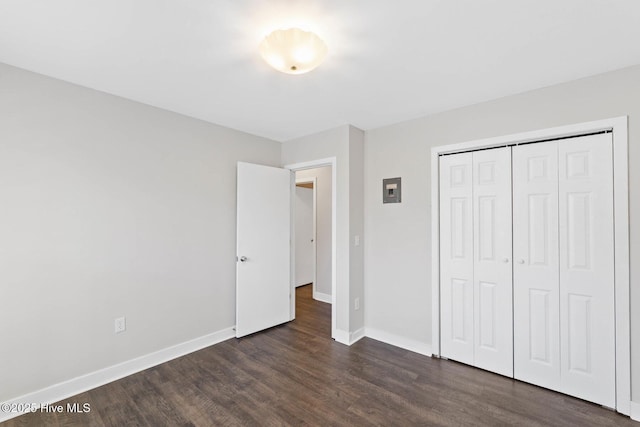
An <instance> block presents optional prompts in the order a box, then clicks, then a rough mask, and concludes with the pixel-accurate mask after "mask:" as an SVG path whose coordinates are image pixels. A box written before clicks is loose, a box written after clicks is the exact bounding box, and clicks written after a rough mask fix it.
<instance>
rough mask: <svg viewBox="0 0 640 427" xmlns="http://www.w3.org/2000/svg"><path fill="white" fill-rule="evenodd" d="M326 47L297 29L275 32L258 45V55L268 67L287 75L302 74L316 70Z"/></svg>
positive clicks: (325, 53)
mask: <svg viewBox="0 0 640 427" xmlns="http://www.w3.org/2000/svg"><path fill="white" fill-rule="evenodd" d="M327 52H328V50H327V45H326V44H325V43H324V42H323V41H322V39H321V38H320V37H318V36H317V35H315V34H314V33H311V32H309V31H304V30H301V29H299V28H289V29H286V30H276V31H274V32H272V33H271V34H269V35H268V36H267V37H265V38H264V40H263V41H262V43H260V54H261V55H262V58H264V60H265V61H267V63H268V64H269V65H271V66H272V67H273V68H275V69H276V70H278V71H282V72H283V73H287V74H303V73H307V72H309V71H311V70H313V69H314V68H316V67H317V66H318V65H320V63H322V61H323V60H324V58H325V56H327Z"/></svg>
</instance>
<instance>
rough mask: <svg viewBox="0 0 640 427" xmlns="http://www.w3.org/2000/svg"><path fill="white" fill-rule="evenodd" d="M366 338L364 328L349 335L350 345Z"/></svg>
mask: <svg viewBox="0 0 640 427" xmlns="http://www.w3.org/2000/svg"><path fill="white" fill-rule="evenodd" d="M364 337H365V335H364V328H360V329H358V330H357V331H355V332H351V333H350V334H349V345H351V344H355V343H356V342H358V341H360V340H361V339H362V338H364Z"/></svg>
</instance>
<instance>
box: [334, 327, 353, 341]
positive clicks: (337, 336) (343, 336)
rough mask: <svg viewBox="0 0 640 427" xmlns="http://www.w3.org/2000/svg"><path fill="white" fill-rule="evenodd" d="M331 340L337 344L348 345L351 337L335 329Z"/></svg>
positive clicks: (347, 333)
mask: <svg viewBox="0 0 640 427" xmlns="http://www.w3.org/2000/svg"><path fill="white" fill-rule="evenodd" d="M332 338H333V339H334V340H336V341H337V342H339V343H340V344H344V345H350V344H349V341H350V339H351V337H350V336H349V332H347V331H343V330H342V329H337V328H336V330H335V333H334V334H333V337H332Z"/></svg>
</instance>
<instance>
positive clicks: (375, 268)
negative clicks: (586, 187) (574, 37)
mask: <svg viewBox="0 0 640 427" xmlns="http://www.w3.org/2000/svg"><path fill="white" fill-rule="evenodd" d="M624 115H628V116H629V163H630V172H629V181H630V199H629V202H630V217H631V221H630V229H631V230H630V240H631V248H630V249H631V254H630V255H631V260H632V262H631V334H632V389H633V393H632V394H633V396H634V399H633V400H634V401H636V402H640V326H638V325H640V264H638V263H637V262H633V260H637V259H639V257H640V168H638V167H637V165H640V66H635V67H631V68H626V69H623V70H619V71H615V72H611V73H607V74H602V75H598V76H594V77H590V78H585V79H581V80H577V81H573V82H569V83H564V84H560V85H556V86H551V87H547V88H543V89H539V90H535V91H531V92H527V93H523V94H519V95H514V96H509V97H506V98H501V99H498V100H495V101H491V102H485V103H482V104H478V105H473V106H469V107H465V108H461V109H457V110H453V111H449V112H445V113H442V114H437V115H433V116H428V117H424V118H420V119H416V120H411V121H408V122H404V123H400V124H396V125H393V126H388V127H384V128H379V129H375V130H371V131H367V132H366V142H365V211H366V218H365V233H366V235H367V239H366V243H365V254H366V255H365V256H366V258H365V263H366V288H365V292H366V298H367V310H366V313H365V314H366V319H365V323H366V325H367V328H374V329H379V330H383V331H385V332H387V333H389V334H391V335H395V336H398V337H402V338H404V339H408V340H415V341H421V342H431V265H430V259H431V235H430V234H431V229H430V224H431V216H430V212H431V211H430V200H431V199H430V197H431V195H430V176H431V175H430V174H431V171H430V163H429V162H430V149H431V147H432V146H437V145H445V144H451V143H457V142H464V141H470V140H475V139H480V138H487V137H492V136H498V135H506V134H512V133H518V132H525V131H531V130H537V129H544V128H549V127H553V126H561V125H567V124H573V123H579V122H586V121H592V120H599V119H604V118H611V117H618V116H624ZM396 176H400V177H402V185H403V188H402V203H400V204H394V205H383V204H382V200H381V194H380V193H381V190H380V188H381V181H382V179H383V178H389V177H396Z"/></svg>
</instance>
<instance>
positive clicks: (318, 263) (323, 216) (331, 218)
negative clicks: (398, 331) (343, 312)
mask: <svg viewBox="0 0 640 427" xmlns="http://www.w3.org/2000/svg"><path fill="white" fill-rule="evenodd" d="M285 168H286V169H289V170H291V171H293V172H294V173H295V180H294V184H293V185H292V198H293V200H294V205H295V202H297V199H298V194H297V193H298V191H299V192H300V193H301V194H305V193H304V191H305V190H304V189H305V187H303V186H298V184H305V183H306V184H307V185H306V187H310V186H311V185H309V184H310V183H311V184H312V186H313V188H312V189H311V188H306V190H313V193H315V203H313V204H314V205H315V209H313V210H312V217H314V218H315V220H313V221H312V222H313V223H314V224H315V226H314V228H315V231H314V232H312V233H310V234H307V236H308V237H307V238H306V240H307V242H304V239H305V237H304V236H298V235H297V234H298V231H297V230H296V226H295V225H296V223H297V218H295V216H296V211H297V209H296V207H295V206H294V207H293V209H292V211H293V214H294V219H293V221H292V223H293V226H292V232H293V238H292V241H293V244H294V248H293V251H292V262H291V269H292V272H291V277H292V283H291V319H292V320H293V319H294V318H295V307H296V301H295V295H296V288H297V287H298V286H299V285H304V284H306V283H312V289H313V291H312V297H313V299H314V300H316V301H320V302H323V303H328V304H331V337H332V338H335V330H336V286H337V285H336V268H335V266H336V226H335V224H336V217H337V214H336V176H335V173H336V168H335V158H329V159H321V160H315V161H310V162H305V163H297V164H293V165H287V166H285ZM298 189H302V190H298ZM313 193H312V194H313ZM308 194H309V193H307V195H308ZM302 197H304V196H302ZM301 203H304V202H301ZM307 203H308V201H307ZM307 222H308V221H307ZM299 238H300V239H302V240H303V241H301V242H300V243H299V242H298V240H299ZM311 239H313V240H314V241H313V242H310V240H311ZM308 243H313V245H308ZM299 244H302V245H304V246H307V248H306V249H307V251H306V253H307V255H306V256H308V252H309V249H311V250H312V251H313V247H315V255H311V256H312V257H313V258H315V259H314V260H312V261H311V263H310V264H311V265H313V266H314V268H313V273H312V274H311V275H309V273H308V272H306V273H305V272H304V271H303V272H302V274H298V271H297V270H298V268H299V265H300V266H302V268H303V269H304V268H307V267H308V265H309V263H307V262H304V261H302V262H300V260H298V259H297V257H298V256H299V253H298V252H299V250H298V249H299V248H298V247H297V246H298V245H299ZM304 253H305V251H304V249H303V251H302V254H304ZM303 256H304V255H303ZM314 261H315V262H314ZM305 274H306V276H305ZM304 277H312V281H311V282H309V281H307V280H308V279H304ZM302 282H305V283H302Z"/></svg>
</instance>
